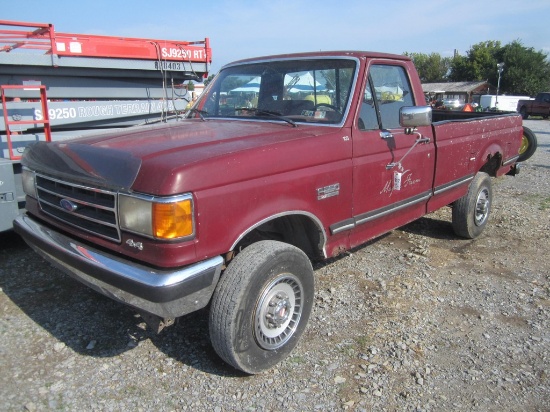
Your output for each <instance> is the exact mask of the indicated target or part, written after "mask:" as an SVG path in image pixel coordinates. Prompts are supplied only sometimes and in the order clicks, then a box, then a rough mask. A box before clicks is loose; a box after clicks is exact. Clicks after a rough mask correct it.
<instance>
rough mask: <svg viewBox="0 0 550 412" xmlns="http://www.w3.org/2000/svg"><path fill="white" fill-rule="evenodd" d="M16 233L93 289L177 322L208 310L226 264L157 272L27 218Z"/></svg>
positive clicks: (220, 261) (215, 262) (210, 261)
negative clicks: (199, 310) (192, 313)
mask: <svg viewBox="0 0 550 412" xmlns="http://www.w3.org/2000/svg"><path fill="white" fill-rule="evenodd" d="M14 229H15V231H16V232H17V233H18V234H19V235H21V237H23V239H24V240H25V242H27V243H28V244H29V246H31V247H32V248H33V249H34V250H35V251H36V252H37V253H38V254H40V255H41V256H43V257H44V258H45V259H46V260H48V261H49V262H51V263H52V264H54V265H55V266H57V267H58V268H60V269H61V270H63V271H64V272H66V273H67V274H68V275H70V276H72V277H74V278H75V279H77V280H79V281H80V282H82V283H84V284H86V285H87V286H89V287H90V288H92V289H94V290H96V291H98V292H100V293H101V294H103V295H105V296H108V297H110V298H112V299H115V300H117V301H119V302H122V303H125V304H127V305H130V306H133V307H134V308H136V309H139V310H142V311H145V312H148V313H151V314H154V315H157V316H160V317H163V318H176V317H179V316H183V315H185V314H187V313H191V312H193V311H195V310H198V309H201V308H203V307H204V306H206V305H207V304H208V302H209V301H210V298H211V297H212V293H214V289H215V287H216V284H217V283H218V280H219V277H220V273H221V268H222V264H223V258H222V257H221V256H216V257H214V258H211V259H208V260H205V261H202V262H198V263H195V264H193V265H190V266H186V267H184V268H180V269H176V270H166V271H164V270H157V269H152V268H149V267H146V266H141V265H139V264H137V263H134V262H131V261H128V260H124V259H121V258H119V257H116V256H114V255H110V254H107V253H106V252H104V251H101V250H98V249H94V248H92V247H90V246H88V245H86V244H84V243H80V242H78V241H75V240H74V239H72V238H69V237H68V236H65V235H63V234H61V233H59V232H56V231H55V230H52V229H50V228H48V227H46V226H43V225H42V224H40V223H39V222H37V221H36V220H34V219H32V218H31V217H29V216H27V215H20V216H18V217H17V218H16V219H15V220H14Z"/></svg>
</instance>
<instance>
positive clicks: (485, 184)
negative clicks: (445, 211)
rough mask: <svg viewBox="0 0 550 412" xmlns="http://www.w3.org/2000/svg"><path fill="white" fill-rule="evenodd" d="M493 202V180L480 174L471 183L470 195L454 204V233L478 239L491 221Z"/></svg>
mask: <svg viewBox="0 0 550 412" xmlns="http://www.w3.org/2000/svg"><path fill="white" fill-rule="evenodd" d="M492 201H493V189H492V186H491V178H490V177H489V175H488V174H487V173H484V172H479V173H478V174H477V175H476V176H475V177H474V179H473V180H472V181H471V182H470V187H469V188H468V193H466V194H465V195H464V196H462V197H461V198H460V199H458V200H457V201H455V202H454V203H453V218H452V221H453V230H454V232H455V233H456V234H457V235H458V236H461V237H464V238H467V239H474V238H476V237H478V236H479V235H480V234H481V232H483V230H484V229H485V226H486V225H487V221H488V220H489V215H490V213H491V204H492Z"/></svg>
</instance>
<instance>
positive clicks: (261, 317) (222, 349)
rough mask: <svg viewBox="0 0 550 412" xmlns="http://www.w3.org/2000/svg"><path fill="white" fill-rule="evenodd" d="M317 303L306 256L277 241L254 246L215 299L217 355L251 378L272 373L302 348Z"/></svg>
mask: <svg viewBox="0 0 550 412" xmlns="http://www.w3.org/2000/svg"><path fill="white" fill-rule="evenodd" d="M313 297H314V279H313V268H312V266H311V262H310V261H309V259H308V257H307V256H306V255H305V253H303V252H302V251H301V250H300V249H298V248H296V247H294V246H291V245H288V244H286V243H282V242H276V241H261V242H257V243H254V244H252V245H250V246H249V247H247V248H246V249H244V250H243V251H242V252H241V253H239V254H238V255H237V256H236V257H235V258H234V259H233V261H232V262H231V263H230V264H229V266H228V267H227V269H226V270H225V272H224V274H223V275H222V277H221V279H220V282H219V283H218V286H217V287H216V290H215V292H214V296H213V297H212V304H211V307H210V319H209V329H210V340H211V342H212V346H213V347H214V350H215V351H216V353H217V354H218V355H219V356H220V357H221V358H222V359H223V360H224V361H225V362H227V363H228V364H229V365H231V366H233V367H234V368H236V369H239V370H241V371H243V372H246V373H248V374H255V373H259V372H262V371H264V370H267V369H269V368H271V367H272V366H274V365H275V364H277V363H279V362H280V361H282V360H283V359H285V358H286V357H287V356H288V355H289V354H290V352H291V351H292V349H294V347H295V346H296V344H297V343H298V340H299V338H300V336H301V335H302V333H303V332H304V330H305V328H306V325H307V321H308V319H309V315H310V313H311V308H312V306H313Z"/></svg>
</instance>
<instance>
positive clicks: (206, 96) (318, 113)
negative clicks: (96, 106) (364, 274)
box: [14, 52, 523, 374]
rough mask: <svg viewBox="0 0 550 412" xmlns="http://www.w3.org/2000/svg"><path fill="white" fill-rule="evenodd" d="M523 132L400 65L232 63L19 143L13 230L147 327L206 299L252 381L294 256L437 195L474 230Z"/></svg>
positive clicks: (298, 278)
mask: <svg viewBox="0 0 550 412" xmlns="http://www.w3.org/2000/svg"><path fill="white" fill-rule="evenodd" d="M432 116H433V118H432ZM466 116H469V117H466ZM522 134H523V129H522V120H521V117H520V116H519V115H518V114H498V113H497V114H494V113H489V114H487V113H459V112H457V113H455V112H433V111H432V109H431V108H430V107H428V106H425V99H424V95H423V92H422V86H421V84H420V80H419V78H418V75H417V73H416V70H415V68H414V66H413V64H412V62H411V61H410V60H409V59H408V58H407V57H403V56H397V55H390V54H381V53H370V52H321V53H305V54H295V55H283V56H271V57H261V58H257V59H249V60H243V61H239V62H235V63H232V64H228V65H226V66H225V67H224V68H223V69H222V70H221V71H220V73H218V75H217V76H216V77H215V79H214V80H213V81H212V82H211V83H210V84H209V85H208V87H207V89H206V90H205V91H204V92H203V94H202V95H201V97H200V98H199V100H198V101H197V102H196V104H195V105H194V106H193V108H192V109H191V110H190V111H189V113H188V114H187V117H186V118H185V119H182V120H179V121H177V122H174V123H172V124H171V123H166V124H159V125H152V126H144V127H142V128H130V129H126V130H123V131H120V132H117V133H114V134H103V135H98V136H96V137H87V138H82V139H79V140H74V141H63V142H57V143H49V144H47V143H36V144H34V145H33V146H32V147H30V148H29V149H27V151H26V153H25V155H24V157H23V160H22V161H23V165H24V171H23V173H22V176H23V186H24V188H25V192H26V194H27V213H26V214H25V215H21V216H20V217H18V218H17V219H16V220H15V222H14V227H15V230H16V231H17V232H18V233H19V234H20V235H21V236H22V237H23V238H24V239H25V240H26V241H27V242H28V243H29V244H30V245H31V246H32V247H33V248H34V249H35V250H36V251H37V252H38V253H40V254H41V255H43V256H44V257H45V258H46V259H48V260H49V261H51V262H52V263H54V264H55V265H57V266H58V267H60V268H61V269H63V270H64V271H66V272H67V273H68V274H70V275H72V276H73V277H75V278H77V279H79V280H80V281H82V282H83V283H85V284H87V285H88V286H90V287H92V288H93V289H95V290H97V291H99V292H101V293H103V294H105V295H107V296H109V297H111V298H113V299H116V300H118V301H120V302H124V303H125V304H128V305H131V306H133V307H134V308H136V309H137V310H138V311H139V312H140V313H141V314H142V316H143V317H144V319H146V320H147V322H148V324H149V325H153V326H154V327H155V329H158V330H160V329H161V328H162V327H163V326H165V325H170V324H171V323H173V321H174V318H177V317H179V316H183V315H185V314H187V313H190V312H192V311H195V310H198V309H200V308H203V307H206V306H207V305H210V307H209V318H210V319H209V329H210V336H211V340H212V344H213V347H214V349H215V350H216V352H217V353H218V354H219V355H220V357H221V358H223V359H224V360H225V361H226V362H228V363H229V364H230V365H232V366H233V367H235V368H237V369H240V370H242V371H245V372H247V373H251V374H252V373H257V372H260V371H262V370H265V369H268V368H270V367H272V366H273V365H275V364H276V363H277V362H279V361H281V360H282V359H284V358H285V357H286V356H287V355H288V354H289V353H290V351H291V350H292V349H293V348H294V347H295V345H296V344H297V342H298V339H299V337H300V335H301V334H302V332H303V331H304V328H305V327H306V323H307V321H308V318H309V315H310V313H311V309H312V305H313V300H314V271H313V269H312V265H311V260H314V259H327V258H330V257H334V256H338V255H340V254H342V253H343V252H345V251H347V250H349V249H351V248H354V247H356V246H358V245H361V244H363V243H365V242H366V241H368V240H370V239H373V238H375V237H377V236H380V235H381V234H383V233H386V232H388V231H391V230H393V229H395V228H397V227H400V226H402V225H405V224H406V223H408V222H411V221H412V220H414V219H418V218H419V217H421V216H423V215H425V214H427V213H430V212H432V211H434V210H436V209H439V208H441V207H444V206H449V205H450V206H451V207H452V228H453V229H454V231H455V232H456V234H457V235H458V236H462V237H466V238H475V237H476V236H478V235H480V233H481V232H482V231H483V229H484V227H485V226H486V224H487V221H488V218H489V214H490V211H491V204H492V193H493V192H492V189H491V177H499V176H502V175H505V174H509V175H514V174H516V173H517V171H518V165H517V164H516V162H517V159H518V149H519V147H520V144H521V141H522Z"/></svg>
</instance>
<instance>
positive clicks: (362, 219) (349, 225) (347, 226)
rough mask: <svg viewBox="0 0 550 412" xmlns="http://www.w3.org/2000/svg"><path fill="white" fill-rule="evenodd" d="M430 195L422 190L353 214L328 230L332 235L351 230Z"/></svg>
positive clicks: (416, 202) (419, 201) (430, 194)
mask: <svg viewBox="0 0 550 412" xmlns="http://www.w3.org/2000/svg"><path fill="white" fill-rule="evenodd" d="M430 197H432V192H431V191H429V192H424V193H421V194H420V195H417V196H413V197H411V198H409V199H405V200H403V201H401V202H398V203H396V204H394V205H391V206H386V207H382V208H380V209H376V210H373V211H371V212H367V213H362V214H360V215H358V216H355V217H353V218H351V219H347V220H344V221H342V222H338V223H335V224H333V225H331V226H330V231H331V233H332V234H333V235H336V234H338V233H341V232H344V231H346V230H351V229H354V228H356V227H357V226H359V225H362V224H364V223H367V222H370V221H373V220H376V219H379V218H381V217H384V216H387V215H389V214H390V213H394V212H397V211H399V210H401V209H405V208H407V207H409V206H413V205H415V204H418V203H421V202H424V201H426V200H428V199H429V198H430Z"/></svg>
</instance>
